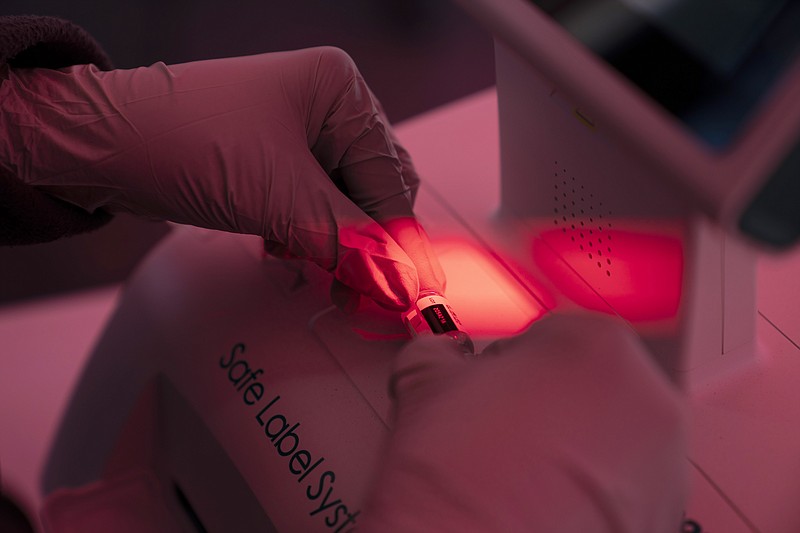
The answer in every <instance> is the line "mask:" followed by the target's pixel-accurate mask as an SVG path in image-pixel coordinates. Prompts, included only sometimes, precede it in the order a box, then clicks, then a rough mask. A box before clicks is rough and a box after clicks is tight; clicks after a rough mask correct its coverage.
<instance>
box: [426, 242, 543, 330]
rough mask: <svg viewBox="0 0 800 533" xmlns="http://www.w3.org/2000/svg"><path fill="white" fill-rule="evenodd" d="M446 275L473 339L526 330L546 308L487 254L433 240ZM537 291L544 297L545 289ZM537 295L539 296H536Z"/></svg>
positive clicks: (449, 294) (454, 302)
mask: <svg viewBox="0 0 800 533" xmlns="http://www.w3.org/2000/svg"><path fill="white" fill-rule="evenodd" d="M433 247H434V250H435V251H436V253H437V256H438V257H439V262H440V263H441V265H442V268H443V269H444V271H445V273H446V274H447V299H448V300H450V303H451V305H452V306H453V309H454V310H455V311H456V313H458V318H459V319H460V320H461V322H462V323H463V324H464V328H465V329H466V330H467V332H469V333H470V334H471V335H472V336H473V337H476V338H480V337H505V336H509V335H515V334H517V333H520V332H522V331H524V330H525V329H526V328H527V327H528V326H529V325H530V324H531V323H533V322H534V321H535V320H537V319H538V318H540V317H541V316H542V315H543V314H544V313H545V311H546V310H545V309H544V308H543V307H542V305H541V304H540V303H539V302H540V301H542V298H539V299H538V300H539V301H537V298H535V297H534V296H533V295H531V294H530V293H529V292H528V290H526V289H525V288H524V287H523V286H522V285H521V284H520V283H519V281H518V280H517V279H515V277H514V276H513V275H512V274H511V273H510V272H508V271H507V270H506V269H505V268H503V266H502V265H501V264H500V263H498V261H497V260H496V259H495V258H493V257H492V256H491V255H490V254H489V253H488V252H486V251H484V250H482V249H480V248H478V247H476V246H474V245H472V244H470V243H468V242H465V241H460V240H448V241H443V240H440V241H434V242H433ZM536 291H537V292H540V291H541V293H542V296H544V289H542V288H540V287H538V288H537V289H536ZM537 296H538V295H537Z"/></svg>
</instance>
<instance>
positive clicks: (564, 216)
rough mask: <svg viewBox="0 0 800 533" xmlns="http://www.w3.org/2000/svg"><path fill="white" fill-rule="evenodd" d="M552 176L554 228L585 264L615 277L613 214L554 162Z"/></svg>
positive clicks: (572, 175) (577, 180)
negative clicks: (576, 251)
mask: <svg viewBox="0 0 800 533" xmlns="http://www.w3.org/2000/svg"><path fill="white" fill-rule="evenodd" d="M552 176H553V189H552V190H553V224H554V225H555V226H556V227H557V228H560V229H561V233H562V234H563V236H564V238H565V239H569V241H570V242H571V243H572V246H574V248H575V249H577V250H578V251H579V252H581V253H582V255H583V257H584V258H585V260H586V261H587V262H589V263H591V264H592V265H594V266H595V267H596V268H598V269H600V270H604V271H605V273H606V275H607V276H608V277H611V276H612V275H613V273H614V270H613V268H614V258H613V253H614V242H613V241H614V236H613V234H612V222H611V217H612V216H613V213H612V212H611V211H610V210H608V209H607V208H605V207H604V206H603V202H602V201H600V199H599V198H598V196H597V194H596V193H595V192H594V191H591V190H589V189H588V188H587V187H586V185H584V184H583V183H581V181H580V180H579V179H577V177H576V176H575V175H574V174H573V173H572V172H569V171H568V170H567V169H566V168H563V166H562V165H559V162H558V161H555V162H554V165H553V173H552ZM576 266H577V265H576Z"/></svg>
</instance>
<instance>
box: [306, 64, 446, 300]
mask: <svg viewBox="0 0 800 533" xmlns="http://www.w3.org/2000/svg"><path fill="white" fill-rule="evenodd" d="M313 94H314V95H315V99H314V105H313V106H311V108H310V109H309V115H310V117H309V121H308V126H307V128H308V134H309V139H310V141H311V142H310V147H311V151H312V153H313V154H314V157H316V158H317V160H318V161H319V162H320V164H321V165H322V167H323V169H324V170H325V171H326V172H327V173H328V174H329V175H333V174H336V176H337V177H339V176H340V177H341V179H342V182H343V188H344V189H345V192H346V194H347V196H348V197H349V198H350V199H352V200H353V202H354V203H355V204H356V205H358V206H359V207H360V208H361V209H362V210H363V211H364V212H365V213H367V214H368V215H370V216H371V217H372V218H373V219H375V220H377V221H378V222H379V223H380V224H381V225H383V226H384V228H386V229H387V231H388V232H389V234H390V235H392V237H393V238H394V239H395V240H396V241H397V242H398V244H400V246H401V247H402V248H403V249H404V250H405V251H406V253H407V254H408V255H409V256H410V257H411V259H412V261H414V264H415V265H416V267H417V270H418V272H419V277H420V287H421V288H424V289H431V290H437V291H443V290H444V284H445V276H444V271H443V270H442V268H441V266H440V265H439V262H438V260H437V259H436V256H435V254H434V253H433V249H432V247H431V246H430V240H429V239H428V237H427V235H426V234H425V232H424V231H422V228H421V227H420V226H419V224H418V223H417V222H416V221H415V220H414V213H413V209H412V205H413V199H414V196H415V194H416V191H417V188H418V187H419V177H418V176H417V174H416V171H415V170H414V167H413V164H412V163H411V158H410V156H409V154H408V152H407V151H406V150H405V149H403V148H402V146H401V145H400V143H399V142H398V141H397V139H396V137H395V136H394V132H393V131H392V129H391V126H390V125H389V122H388V120H387V119H386V115H385V113H384V112H383V109H382V107H381V105H380V102H379V101H378V100H377V98H375V96H374V95H373V94H372V92H371V91H370V89H369V87H368V86H367V84H366V83H365V82H364V79H363V78H362V77H361V74H360V73H359V72H358V69H357V68H356V66H355V64H354V63H353V61H352V59H350V58H349V56H347V54H345V53H344V52H342V51H341V50H337V49H328V48H323V49H319V58H318V62H317V65H316V76H315V78H314V87H313ZM398 221H402V222H398Z"/></svg>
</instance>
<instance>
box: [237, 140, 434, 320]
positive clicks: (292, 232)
mask: <svg viewBox="0 0 800 533" xmlns="http://www.w3.org/2000/svg"><path fill="white" fill-rule="evenodd" d="M287 164H290V165H291V168H285V169H278V170H277V172H280V173H285V174H287V175H297V176H302V177H303V179H302V180H300V179H287V180H285V181H284V182H282V183H283V184H284V186H282V187H278V186H277V185H275V186H273V187H272V189H271V190H270V191H269V194H268V195H267V197H268V203H269V204H270V205H268V206H267V207H266V209H265V210H264V219H263V221H262V223H261V226H262V227H261V228H259V230H258V231H257V233H260V234H261V236H262V237H263V238H264V241H265V247H266V249H267V250H268V251H272V252H278V253H280V254H281V255H283V256H289V257H297V258H303V259H308V260H311V261H313V262H315V263H317V264H318V265H319V266H321V267H322V268H324V269H325V270H328V271H329V272H331V273H333V275H334V276H335V277H336V279H338V280H339V281H341V282H342V283H343V284H345V285H347V286H348V287H351V288H352V289H354V290H356V291H358V292H359V293H361V294H363V295H365V296H368V297H370V298H372V299H373V300H375V301H376V302H377V303H379V304H380V305H382V306H383V307H386V308H389V309H396V310H405V309H408V307H410V306H411V304H412V303H413V300H414V298H415V297H416V295H417V292H418V290H419V281H418V278H417V270H416V267H415V266H414V263H413V261H412V260H411V259H410V258H409V257H408V255H407V254H406V253H405V252H404V251H403V249H402V248H401V247H400V246H399V245H398V244H397V243H396V242H395V241H394V239H392V237H391V236H390V235H389V234H388V233H387V232H386V231H385V230H384V229H383V228H382V227H381V226H380V225H379V224H378V223H377V222H375V221H374V220H372V219H371V218H370V217H369V216H367V215H366V214H365V213H364V212H363V211H362V210H361V209H359V208H358V207H357V206H356V205H355V204H353V202H351V201H350V200H349V199H348V198H347V197H346V196H344V195H343V194H342V193H341V192H340V191H339V190H338V189H337V188H336V187H335V185H334V184H333V183H332V182H331V180H330V179H329V178H328V176H327V175H326V174H325V173H324V172H323V171H322V169H321V168H320V167H319V165H318V164H317V162H316V161H315V160H314V158H313V157H311V155H310V154H308V156H307V157H301V156H299V155H298V156H297V157H294V158H292V159H291V161H290V162H288V163H287ZM253 232H254V233H255V232H256V231H253Z"/></svg>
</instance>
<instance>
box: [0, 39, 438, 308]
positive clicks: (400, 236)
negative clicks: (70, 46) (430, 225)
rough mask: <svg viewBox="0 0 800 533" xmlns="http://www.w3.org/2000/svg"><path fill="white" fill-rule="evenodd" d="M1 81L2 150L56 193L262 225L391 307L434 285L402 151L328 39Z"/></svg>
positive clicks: (170, 214)
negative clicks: (249, 52)
mask: <svg viewBox="0 0 800 533" xmlns="http://www.w3.org/2000/svg"><path fill="white" fill-rule="evenodd" d="M3 92H4V95H3V102H2V109H3V118H2V119H0V126H2V127H1V128H0V129H2V130H3V131H5V132H8V135H9V142H8V143H6V144H5V145H4V146H0V151H1V150H5V152H3V153H2V160H3V161H7V162H9V164H10V165H12V166H13V167H14V171H15V172H16V175H18V176H20V177H21V178H22V179H24V180H25V181H26V182H28V183H32V184H34V185H37V186H38V187H40V188H42V189H44V190H46V191H47V192H50V193H52V194H54V195H55V196H57V197H59V198H62V199H64V200H67V201H69V202H71V203H74V204H77V205H79V206H81V207H84V208H85V209H87V210H89V211H94V210H95V209H100V208H103V209H108V210H110V211H112V212H113V211H130V212H133V213H136V214H139V215H144V216H148V217H152V218H157V219H166V220H171V221H175V222H180V223H186V224H192V225H197V226H202V227H207V228H213V229H220V230H225V231H232V232H240V233H250V234H257V235H261V236H263V237H264V239H265V243H266V244H267V249H268V250H269V251H270V252H272V253H275V254H279V255H288V256H292V257H299V258H304V259H309V260H312V261H314V262H316V263H317V264H319V265H320V266H322V267H323V268H325V269H327V270H329V271H331V272H333V274H334V276H335V277H336V279H338V280H339V281H340V282H342V283H343V284H344V285H346V286H348V287H351V288H353V289H355V290H357V291H359V292H360V293H362V294H366V295H368V296H370V297H372V298H373V299H375V300H376V301H377V302H379V303H381V304H382V305H384V306H386V307H389V308H393V309H407V308H408V307H409V306H410V305H411V304H412V303H413V300H414V299H415V297H416V295H417V290H418V287H420V286H421V287H423V288H428V289H433V290H438V291H440V292H441V291H443V290H444V287H443V285H444V275H443V272H442V270H441V267H440V266H439V264H438V262H437V260H436V258H435V256H434V255H433V252H432V251H431V248H430V244H429V241H428V238H427V237H426V235H425V233H424V231H423V230H422V228H421V227H420V226H419V224H418V223H417V222H416V220H415V218H414V215H413V212H412V202H413V198H414V194H415V192H416V190H417V188H418V186H419V179H418V177H417V174H416V173H415V171H414V168H413V165H412V164H411V160H410V158H409V156H408V153H407V152H406V151H405V150H404V149H403V148H402V147H401V146H400V145H399V144H398V142H397V141H396V139H395V137H394V135H393V133H392V130H391V128H390V126H389V123H388V121H387V119H386V117H385V115H384V113H383V111H382V110H381V107H380V104H379V103H378V101H377V99H376V98H375V97H374V96H373V95H372V93H371V92H370V90H369V88H368V87H367V85H366V83H365V82H364V80H363V78H362V77H361V75H360V74H359V72H358V70H357V68H356V66H355V65H354V64H353V61H352V60H351V59H350V58H349V57H348V56H347V55H346V54H345V53H344V52H342V51H341V50H338V49H336V48H330V47H322V48H313V49H307V50H298V51H293V52H279V53H272V54H262V55H256V56H248V57H239V58H230V59H221V60H212V61H199V62H194V63H187V64H182V65H174V66H166V65H164V64H163V63H158V64H155V65H153V66H151V67H148V68H140V69H133V70H115V71H110V72H100V71H98V70H97V69H95V68H94V67H90V66H75V67H70V68H68V69H65V70H63V71H50V70H27V71H26V70H19V71H12V72H10V74H9V79H8V80H6V83H4V84H3ZM398 245H399V246H398Z"/></svg>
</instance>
